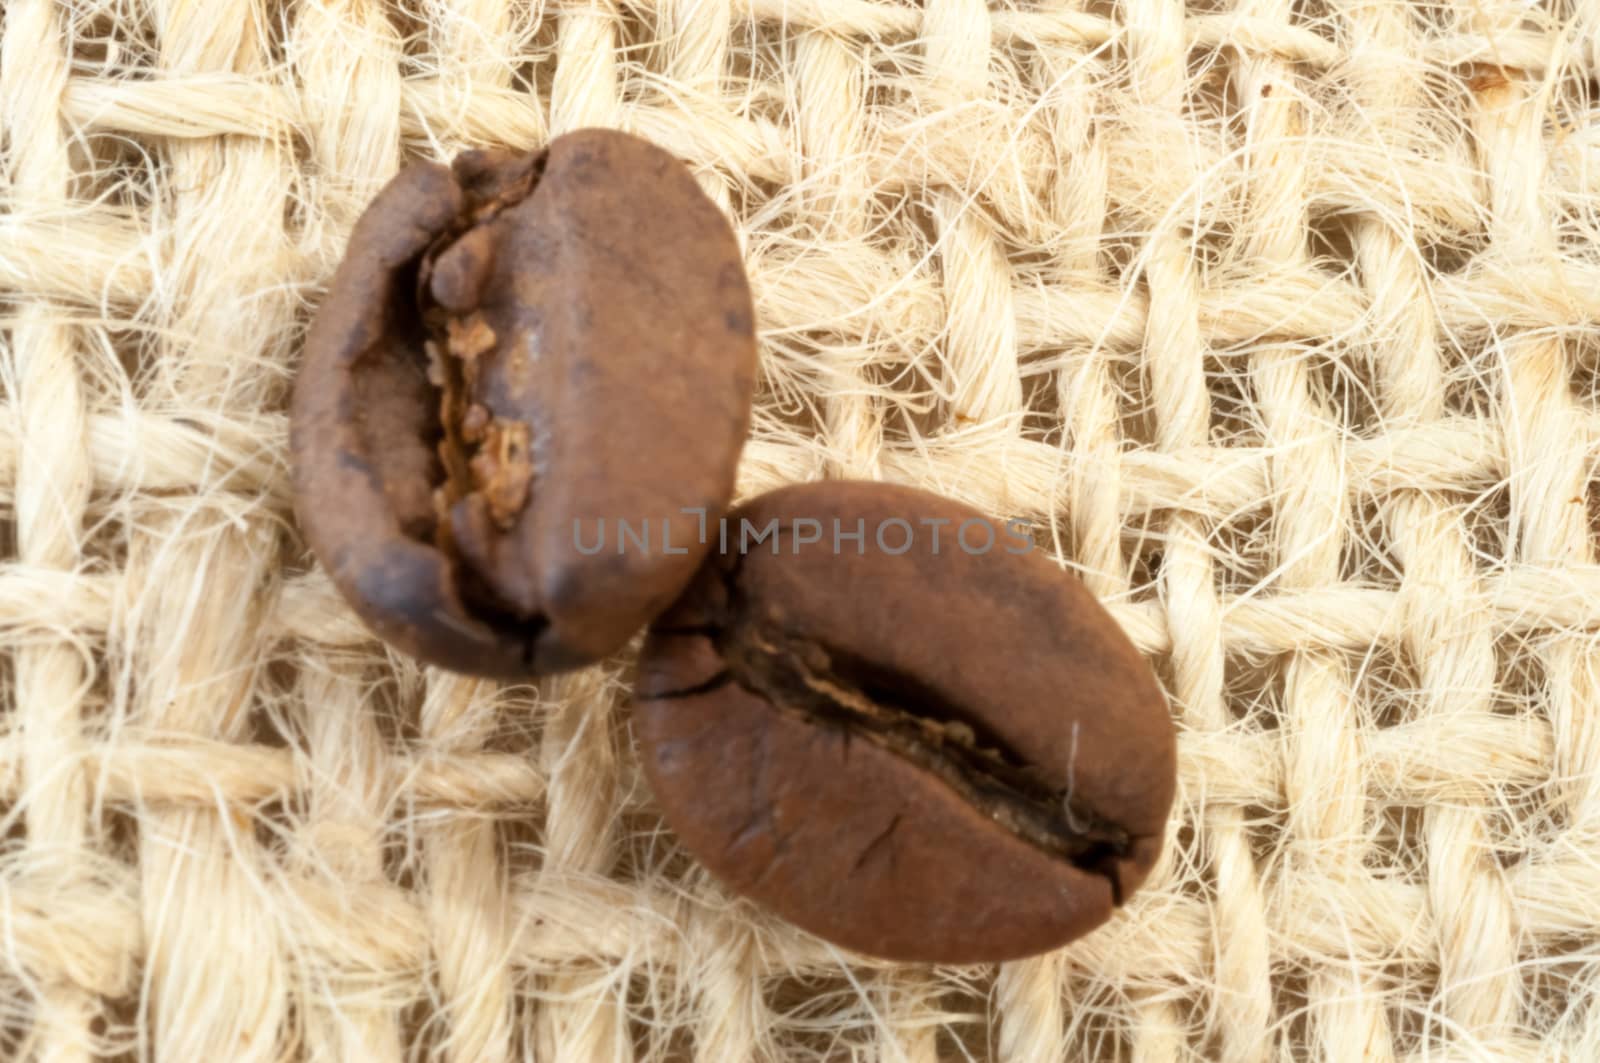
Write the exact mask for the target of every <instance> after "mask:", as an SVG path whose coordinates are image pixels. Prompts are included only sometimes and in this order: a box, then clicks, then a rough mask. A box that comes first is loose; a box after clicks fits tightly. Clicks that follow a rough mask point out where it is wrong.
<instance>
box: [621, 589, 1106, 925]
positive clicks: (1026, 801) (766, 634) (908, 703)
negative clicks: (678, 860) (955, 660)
mask: <svg viewBox="0 0 1600 1063" xmlns="http://www.w3.org/2000/svg"><path fill="white" fill-rule="evenodd" d="M729 590H730V605H729V607H728V610H727V615H725V616H722V617H718V618H716V619H715V620H713V621H712V622H711V623H709V624H707V625H705V626H703V627H698V628H692V629H676V630H664V629H662V628H657V633H658V634H662V635H677V636H683V637H701V638H708V639H710V641H711V642H712V644H713V645H714V646H715V647H716V650H717V653H718V655H719V656H720V657H721V658H722V660H723V661H724V662H725V664H726V667H724V668H723V669H721V670H720V671H718V672H717V673H716V674H715V675H713V676H711V677H710V678H709V679H706V680H704V681H702V682H700V683H696V684H695V685H693V686H692V687H688V688H685V689H682V690H668V691H664V692H659V693H656V694H654V695H652V696H653V697H654V698H656V699H658V700H662V701H670V700H673V699H676V698H688V697H694V696H697V695H699V694H703V693H706V692H708V691H711V690H714V689H717V688H718V687H721V686H725V685H726V684H728V683H730V682H731V683H737V684H738V685H739V686H740V687H742V688H744V689H745V690H747V691H749V692H750V693H752V694H754V695H756V696H757V697H759V698H761V699H762V700H763V701H764V702H766V703H767V704H768V705H770V706H771V707H772V708H773V709H774V710H776V711H778V712H783V713H787V714H789V715H790V716H792V717H795V718H798V719H801V720H804V721H805V722H807V723H809V724H812V725H814V726H818V727H822V728H828V729H833V730H837V731H842V732H843V735H844V738H845V740H846V742H849V741H866V742H870V743H872V744H874V745H876V746H878V747H880V748H882V749H884V750H887V751H888V752H890V753H892V754H894V755H896V756H899V757H902V758H904V759H905V760H908V761H910V762H911V763H913V764H916V765H917V766H919V767H921V768H922V769H924V770H926V771H928V772H931V773H932V774H933V775H934V776H935V777H936V778H938V779H939V780H940V781H942V782H943V783H944V784H945V785H947V786H949V787H950V788H951V789H952V790H954V791H955V792H956V793H957V794H959V795H960V796H961V798H962V799H963V800H964V801H965V802H966V803H967V804H969V805H971V806H972V807H973V808H975V809H977V810H978V811H979V812H981V813H982V814H983V815H985V816H987V817H988V818H990V819H991V820H993V821H994V822H996V823H998V824H1000V825H1001V826H1003V827H1005V828H1006V829H1007V830H1009V831H1010V832H1011V833H1012V834H1014V835H1016V836H1017V837H1019V838H1021V839H1022V840H1024V841H1026V842H1028V843H1029V844H1032V845H1034V846H1036V847H1037V848H1039V849H1041V850H1043V851H1044V852H1046V853H1048V854H1049V855H1051V856H1054V857H1057V858H1060V859H1063V860H1067V861H1069V862H1070V863H1072V864H1073V865H1074V866H1076V867H1078V868H1080V869H1081V870H1084V871H1089V872H1092V873H1094V874H1097V875H1101V876H1103V877H1105V878H1106V879H1107V880H1108V881H1109V882H1110V884H1111V887H1112V892H1113V895H1114V898H1115V902H1116V903H1118V904H1120V903H1121V901H1122V899H1121V895H1120V894H1121V890H1120V886H1119V881H1118V878H1117V876H1116V875H1115V873H1114V871H1113V862H1114V861H1115V860H1116V859H1118V858H1120V857H1123V856H1126V855H1127V853H1128V850H1129V847H1130V846H1131V845H1132V843H1133V841H1134V840H1135V839H1134V838H1132V837H1131V836H1130V835H1129V833H1128V831H1126V830H1125V829H1123V828H1122V827H1120V826H1118V825H1117V824H1115V823H1113V822H1111V821H1110V820H1108V819H1106V818H1105V817H1103V816H1101V815H1099V814H1097V813H1096V812H1095V811H1094V810H1093V809H1092V808H1090V807H1088V806H1087V805H1086V804H1084V803H1083V802H1082V801H1081V800H1079V799H1078V798H1077V797H1076V796H1075V795H1073V794H1072V793H1071V792H1070V790H1062V789H1058V788H1056V787H1054V786H1052V785H1051V784H1050V783H1049V782H1048V781H1047V780H1045V779H1044V778H1043V777H1042V776H1041V774H1040V773H1039V772H1038V771H1037V769H1035V768H1034V767H1033V766H1031V765H1029V764H1028V763H1027V762H1026V761H1025V760H1024V759H1023V758H1022V757H1020V756H1018V755H1017V754H1016V753H1015V752H1013V751H1012V750H1010V749H1009V748H1007V746H1006V744H1005V743H1004V742H1003V741H1002V740H1001V739H1000V738H999V737H998V736H996V735H994V734H992V733H989V732H988V731H987V729H985V728H983V727H982V725H981V724H977V723H976V722H975V721H974V720H973V718H972V716H971V714H969V713H963V712H961V711H960V710H959V709H958V708H956V707H955V706H953V705H950V704H948V703H947V702H945V701H944V700H943V699H941V698H940V697H939V696H938V695H937V694H936V693H935V692H933V691H931V690H929V689H927V687H926V686H925V685H923V684H921V683H919V682H917V680H916V679H915V678H913V677H910V676H905V675H900V674H897V673H895V672H893V671H891V670H888V669H886V668H883V667H881V666H878V665H874V664H871V663H869V662H867V661H864V660H862V659H860V658H858V657H855V656H854V655H852V654H850V653H848V652H847V651H843V650H841V649H839V648H837V647H830V646H825V645H823V644H821V643H819V642H817V641H814V640H811V639H806V638H801V637H796V636H794V635H792V634H789V633H785V632H783V631H780V630H778V629H777V628H776V627H775V626H774V625H772V624H770V623H763V622H762V621H760V620H757V619H754V618H753V617H751V616H750V615H749V613H748V612H747V610H746V609H744V608H742V603H741V602H740V600H739V595H738V591H737V588H735V587H732V586H730V587H729Z"/></svg>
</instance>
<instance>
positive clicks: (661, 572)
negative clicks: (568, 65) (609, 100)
mask: <svg viewBox="0 0 1600 1063" xmlns="http://www.w3.org/2000/svg"><path fill="white" fill-rule="evenodd" d="M752 319H753V311H752V308H751V301H750V291H749V286H748V284H747V282H746V280H745V274H744V269H743V266H742V263H741V260H740V255H739V248H738V245H737V243H736V242H735V240H734V235H733V232H732V230H731V229H730V228H729V225H728V222H727V220H726V219H725V218H724V217H723V216H722V215H721V213H719V212H718V210H717V208H716V207H715V206H714V205H713V204H712V203H711V201H710V200H709V199H707V198H706V196H705V195H704V194H703V193H702V192H701V190H700V188H699V186H698V185H697V184H696V183H695V181H694V178H693V177H692V176H691V175H690V173H689V171H688V170H687V169H686V168H685V167H684V166H683V164H682V163H680V162H678V161H677V160H676V159H674V158H673V157H672V156H670V155H668V154H667V153H665V152H664V151H662V150H660V149H658V148H656V147H654V146H653V145H651V144H649V143H647V142H645V141H642V140H639V139H637V138H635V137H631V136H628V135H625V134H622V133H617V132H612V131H607V130H583V131H580V132H575V133H570V134H568V135H566V136H562V137H558V138H557V139H555V140H554V141H552V142H551V144H550V145H549V147H548V149H547V150H545V151H542V152H538V153H535V154H513V153H508V152H500V151H471V152H467V153H465V154H463V155H461V156H459V157H458V158H456V160H455V162H454V164H453V166H451V167H449V168H446V167H444V166H441V165H437V164H428V163H424V164H418V165H414V166H411V167H409V168H408V169H406V170H404V171H403V172H402V173H401V174H400V175H399V176H398V177H396V178H395V179H394V180H393V181H392V182H390V184H388V185H387V186H386V187H385V188H384V189H383V190H382V192H380V193H379V195H378V197H377V198H376V199H375V200H374V201H373V203H372V205H371V206H370V207H369V209H368V210H367V211H366V213H365V214H364V215H363V216H362V217H361V219H360V221H359V222H358V224H357V225H356V228H355V233H354V235H353V236H352V238H351V241H350V245H349V248H348V251H347V254H346V257H345V259H344V261H343V263H342V264H341V265H340V267H339V269H338V272H337V273H336V274H335V276H334V279H333V284H332V289H331V291H330V292H329V294H328V297H327V300H326V302H325V303H324V304H323V306H322V308H321V311H320V312H319V313H318V314H317V317H316V320H315V322H314V323H313V326H312V329H311V333H310V336H309V338H308V340H307V343H306V353H305V363H304V367H303V368H302V370H301V372H300V376H299V379H298V380H297V381H296V385H295V393H294V404H293V415H292V432H291V436H292V450H293V454H294V484H295V509H296V513H297V514H298V517H299V521H300V524H301V526H302V527H303V528H304V530H305V534H306V538H307V539H308V540H309V542H310V544H311V547H312V549H313V551H314V552H315V553H316V555H317V557H318V558H319V559H320V560H321V561H322V563H323V564H324V565H326V566H327V568H328V570H329V572H330V574H331V576H332V578H333V581H334V583H335V585H336V586H337V587H338V588H339V590H340V591H341V592H342V593H343V594H344V596H345V598H346V599H348V600H349V602H350V604H351V605H352V606H353V607H354V608H355V611H356V612H357V613H358V614H359V615H360V616H361V617H362V619H363V620H365V621H366V622H367V624H368V625H369V626H371V627H372V628H373V629H374V630H375V631H376V632H377V633H378V634H379V635H380V636H382V637H383V638H384V639H386V640H388V641H389V642H390V643H392V644H394V645H395V646H397V647H399V648H400V649H402V650H404V651H406V652H408V653H411V654H413V655H415V656H417V657H419V658H422V659H423V660H425V661H429V662H432V663H435V664H439V665H442V666H444V667H446V668H451V669H454V670H456V671H460V672H468V673H474V674H479V675H487V676H501V677H519V676H528V675H533V674H539V673H547V672H554V671H560V670H563V669H568V668H573V667H577V666H580V665H583V664H587V663H589V662H592V661H594V660H596V659H598V658H600V657H603V656H605V655H606V654H608V653H610V652H612V651H614V650H616V649H617V648H618V647H620V646H621V645H623V644H624V643H625V642H626V641H627V639H628V638H629V637H630V636H631V635H632V634H633V633H634V632H636V631H638V630H639V629H640V628H642V627H643V626H644V625H645V624H646V623H648V622H649V621H650V619H651V618H652V617H653V616H655V615H656V613H658V612H659V611H660V610H661V609H662V608H663V607H665V606H666V605H668V604H669V603H670V602H672V600H673V599H674V598H675V597H677V595H678V594H679V593H680V592H681V591H682V590H683V588H684V586H685V585H686V584H687V583H688V581H689V579H690V578H691V576H692V575H693V574H694V571H695V568H696V566H697V565H698V564H699V562H700V560H701V558H702V557H703V556H704V554H705V550H706V547H705V546H704V545H703V544H702V543H701V542H700V538H701V536H700V530H701V528H702V527H703V526H704V522H706V521H711V522H714V521H715V520H716V518H717V517H718V516H719V515H720V513H721V512H722V510H723V509H724V508H726V506H727V504H728V500H729V498H730V495H731V492H732V490H733V481H734V467H735V465H736V464H737V462H738V457H739V452H740V449H741V448H742V446H743V444H744V437H745V433H746V431H747V429H748V427H749V416H750V397H751V391H752V388H753V384H754V376H755V338H754V331H753V324H752ZM696 511H699V512H696ZM623 524H626V526H627V527H628V528H630V529H632V530H633V531H634V532H635V534H637V533H638V532H639V531H640V529H646V530H647V533H648V534H647V536H645V537H642V538H643V541H645V542H647V543H648V544H649V546H648V548H638V549H630V550H626V551H624V550H617V549H609V550H604V551H597V550H589V549H580V542H581V539H580V534H579V532H580V529H585V528H586V529H589V532H588V535H589V536H590V537H591V538H592V536H593V535H594V529H597V528H604V527H606V526H612V527H617V526H620V525H623Z"/></svg>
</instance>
